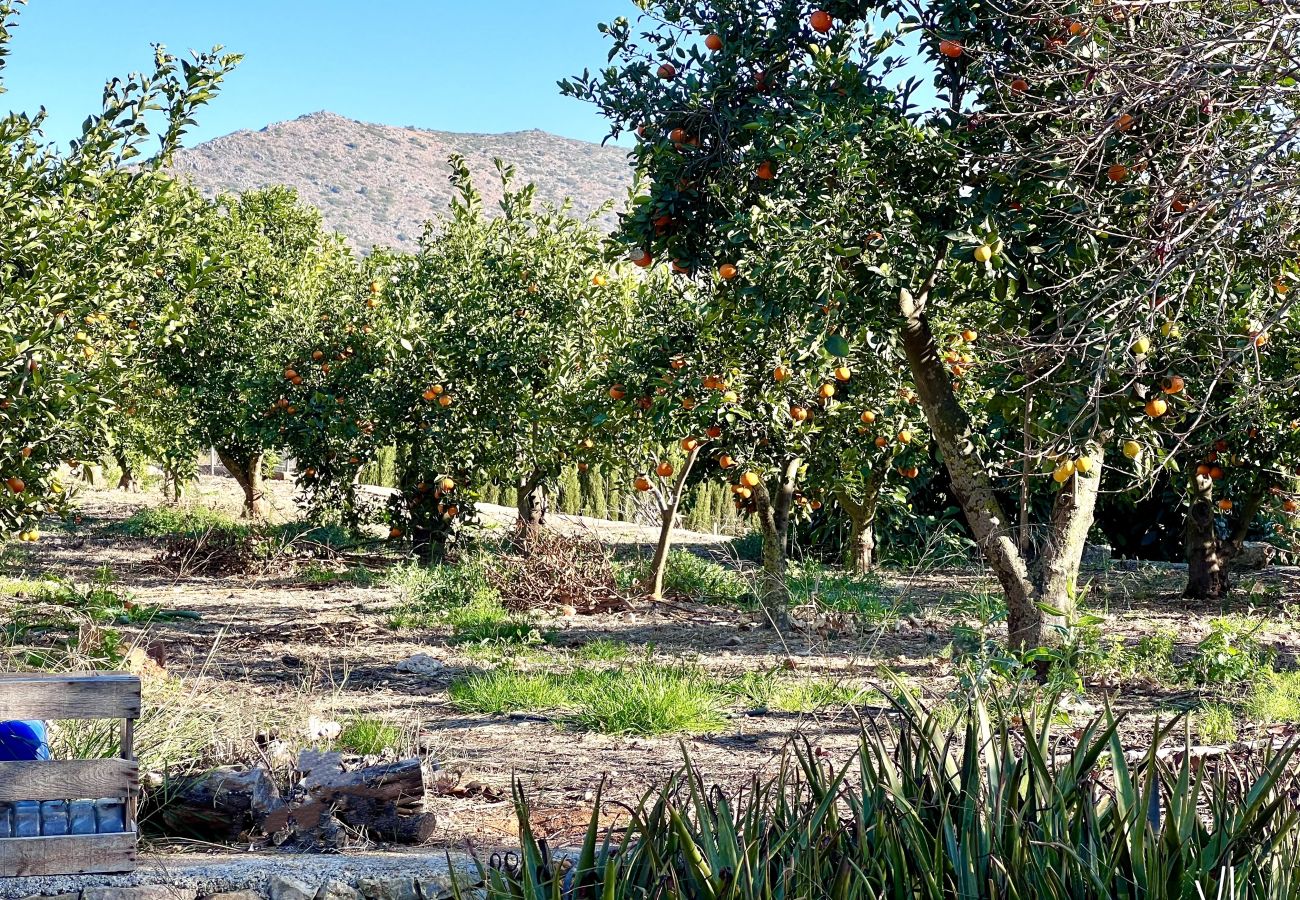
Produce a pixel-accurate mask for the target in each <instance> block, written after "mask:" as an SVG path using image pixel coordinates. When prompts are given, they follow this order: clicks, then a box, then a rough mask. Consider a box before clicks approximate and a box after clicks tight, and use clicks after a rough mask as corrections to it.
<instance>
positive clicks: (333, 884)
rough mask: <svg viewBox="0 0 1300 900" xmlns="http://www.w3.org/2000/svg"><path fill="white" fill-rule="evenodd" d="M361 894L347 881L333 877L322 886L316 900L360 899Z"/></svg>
mask: <svg viewBox="0 0 1300 900" xmlns="http://www.w3.org/2000/svg"><path fill="white" fill-rule="evenodd" d="M360 897H361V895H360V894H359V893H357V890H356V888H354V887H352V885H350V884H348V883H347V882H346V881H339V879H337V878H331V879H329V880H328V881H326V882H325V883H324V884H322V885H321V886H320V893H318V894H317V895H316V900H359V898H360Z"/></svg>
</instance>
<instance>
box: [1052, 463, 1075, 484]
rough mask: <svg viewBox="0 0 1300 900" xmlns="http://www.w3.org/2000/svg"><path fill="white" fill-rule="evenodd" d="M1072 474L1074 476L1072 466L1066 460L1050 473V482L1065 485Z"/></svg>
mask: <svg viewBox="0 0 1300 900" xmlns="http://www.w3.org/2000/svg"><path fill="white" fill-rule="evenodd" d="M1073 474H1074V464H1073V463H1071V462H1070V461H1069V460H1066V461H1065V462H1063V463H1061V464H1060V465H1059V466H1057V467H1056V469H1055V470H1054V471H1053V472H1052V480H1053V481H1055V482H1056V483H1057V484H1065V483H1066V482H1067V481H1069V480H1070V476H1071V475H1073Z"/></svg>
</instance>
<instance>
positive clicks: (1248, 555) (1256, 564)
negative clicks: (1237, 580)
mask: <svg viewBox="0 0 1300 900" xmlns="http://www.w3.org/2000/svg"><path fill="white" fill-rule="evenodd" d="M1276 556H1277V548H1276V547H1274V546H1273V545H1272V544H1266V543H1264V542H1263V541H1246V542H1244V543H1243V544H1242V545H1241V552H1240V553H1238V554H1237V555H1236V556H1234V557H1233V558H1232V563H1231V566H1230V567H1231V568H1233V569H1236V570H1237V571H1239V572H1244V571H1251V570H1254V569H1263V568H1267V567H1268V566H1270V565H1272V564H1273V559H1274V557H1276Z"/></svg>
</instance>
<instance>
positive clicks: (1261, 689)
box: [1245, 671, 1300, 724]
mask: <svg viewBox="0 0 1300 900" xmlns="http://www.w3.org/2000/svg"><path fill="white" fill-rule="evenodd" d="M1245 712H1246V718H1248V719H1250V720H1251V721H1252V722H1260V723H1265V724H1272V723H1275V722H1296V721H1300V671H1291V672H1274V673H1272V674H1271V675H1269V676H1268V677H1266V678H1264V679H1262V680H1260V681H1258V682H1256V683H1255V684H1254V686H1253V687H1252V689H1251V692H1250V695H1249V696H1248V697H1247V698H1246V703H1245Z"/></svg>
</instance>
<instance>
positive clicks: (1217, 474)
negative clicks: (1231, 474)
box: [1208, 466, 1223, 481]
mask: <svg viewBox="0 0 1300 900" xmlns="http://www.w3.org/2000/svg"><path fill="white" fill-rule="evenodd" d="M1208 474H1209V476H1210V477H1211V478H1213V479H1214V480H1215V481H1218V480H1219V479H1220V478H1222V477H1223V470H1222V469H1220V468H1219V467H1218V466H1214V467H1212V468H1211V469H1210V471H1209V473H1208Z"/></svg>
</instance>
